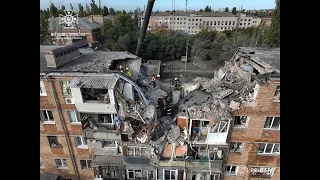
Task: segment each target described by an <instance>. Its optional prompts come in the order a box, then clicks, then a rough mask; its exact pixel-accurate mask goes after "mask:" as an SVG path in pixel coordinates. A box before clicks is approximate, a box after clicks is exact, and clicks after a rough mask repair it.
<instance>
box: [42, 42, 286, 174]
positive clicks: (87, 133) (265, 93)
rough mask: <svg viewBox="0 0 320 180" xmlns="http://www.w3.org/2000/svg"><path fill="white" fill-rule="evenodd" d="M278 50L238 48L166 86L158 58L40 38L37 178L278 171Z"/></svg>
mask: <svg viewBox="0 0 320 180" xmlns="http://www.w3.org/2000/svg"><path fill="white" fill-rule="evenodd" d="M279 57H280V53H279V49H256V50H251V49H249V48H240V49H239V50H238V51H237V54H235V56H234V58H233V59H232V60H230V61H228V62H226V63H225V66H224V67H222V68H220V69H219V70H218V71H215V73H214V78H213V79H206V78H199V77H198V78H194V80H192V81H186V80H183V79H180V81H181V82H180V81H179V79H176V80H175V81H174V84H168V85H169V86H172V87H171V88H170V89H169V90H168V89H165V88H163V87H164V86H163V85H164V84H165V83H162V82H160V66H161V61H159V60H149V61H148V62H147V63H142V62H141V59H140V58H139V57H137V56H135V55H133V54H130V53H127V52H110V51H99V50H97V51H94V50H91V49H89V48H82V49H79V48H78V46H77V45H75V44H71V45H68V46H63V47H62V46H40V174H41V176H40V178H43V179H45V178H49V177H50V178H51V179H55V180H57V179H59V178H60V179H72V180H80V179H81V180H85V179H87V180H89V179H90V180H93V179H94V180H106V179H123V180H124V179H145V180H151V179H154V180H155V179H157V180H199V179H205V180H222V179H252V178H260V177H266V178H272V179H279V172H280V169H279V159H280V156H279V155H280V139H279V129H280V116H279V110H280V108H279V104H280V103H279V102H280V84H279V82H280V70H279V68H280V66H279V63H280V58H279ZM160 85H161V86H160ZM160 87H161V88H162V89H161V88H160ZM43 179H41V180H43Z"/></svg>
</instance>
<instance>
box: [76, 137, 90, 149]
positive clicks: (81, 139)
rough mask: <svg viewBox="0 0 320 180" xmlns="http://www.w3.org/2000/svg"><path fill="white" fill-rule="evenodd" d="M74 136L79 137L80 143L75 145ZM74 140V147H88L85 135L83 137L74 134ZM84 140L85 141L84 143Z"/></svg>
mask: <svg viewBox="0 0 320 180" xmlns="http://www.w3.org/2000/svg"><path fill="white" fill-rule="evenodd" d="M76 138H80V142H81V145H77V140H76ZM74 141H75V145H76V148H79V149H88V142H87V139H86V137H84V136H75V137H74ZM84 142H85V143H84Z"/></svg>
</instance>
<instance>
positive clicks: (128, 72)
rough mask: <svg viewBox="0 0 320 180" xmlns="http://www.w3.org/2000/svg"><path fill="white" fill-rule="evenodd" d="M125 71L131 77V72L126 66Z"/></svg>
mask: <svg viewBox="0 0 320 180" xmlns="http://www.w3.org/2000/svg"><path fill="white" fill-rule="evenodd" d="M126 71H127V74H128V76H129V77H132V73H131V71H130V69H129V68H128V67H126Z"/></svg>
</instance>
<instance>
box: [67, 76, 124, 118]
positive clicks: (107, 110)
mask: <svg viewBox="0 0 320 180" xmlns="http://www.w3.org/2000/svg"><path fill="white" fill-rule="evenodd" d="M117 81H118V77H115V76H106V77H77V78H75V79H74V80H73V81H71V82H70V83H69V85H68V86H69V87H70V89H71V92H72V95H73V98H74V102H75V105H76V107H77V110H78V111H79V112H84V113H101V114H116V113H117V110H116V106H115V98H114V91H113V88H114V86H115V85H116V83H117Z"/></svg>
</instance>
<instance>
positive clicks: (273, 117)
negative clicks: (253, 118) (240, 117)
mask: <svg viewBox="0 0 320 180" xmlns="http://www.w3.org/2000/svg"><path fill="white" fill-rule="evenodd" d="M268 118H272V120H271V124H270V127H269V128H266V123H267V120H268ZM275 118H279V127H278V128H277V129H275V128H272V126H273V123H274V119H275ZM263 129H265V130H280V116H272V117H269V116H268V117H267V118H266V121H265V123H264V126H263Z"/></svg>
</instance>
